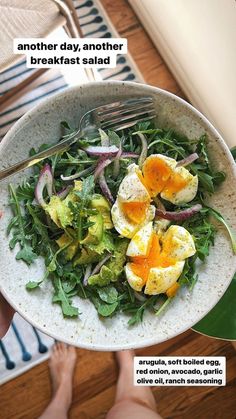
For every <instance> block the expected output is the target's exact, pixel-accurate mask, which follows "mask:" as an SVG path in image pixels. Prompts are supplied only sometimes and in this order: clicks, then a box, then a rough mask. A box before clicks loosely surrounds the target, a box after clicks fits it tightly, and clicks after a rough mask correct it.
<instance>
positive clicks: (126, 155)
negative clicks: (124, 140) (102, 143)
mask: <svg viewBox="0 0 236 419" xmlns="http://www.w3.org/2000/svg"><path fill="white" fill-rule="evenodd" d="M138 157H139V154H137V153H132V151H124V152H123V153H122V154H121V159H137V158H138Z"/></svg>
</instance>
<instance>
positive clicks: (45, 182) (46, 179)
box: [34, 163, 53, 207]
mask: <svg viewBox="0 0 236 419" xmlns="http://www.w3.org/2000/svg"><path fill="white" fill-rule="evenodd" d="M52 185H53V176H52V169H51V167H50V166H49V164H48V163H47V164H45V166H44V167H43V168H42V170H41V172H40V174H39V179H38V182H37V185H36V187H35V191H34V193H35V198H36V200H37V202H38V204H39V205H41V206H42V207H44V206H45V205H46V202H45V201H44V198H43V191H44V188H45V187H46V188H47V192H48V196H49V197H50V196H52Z"/></svg>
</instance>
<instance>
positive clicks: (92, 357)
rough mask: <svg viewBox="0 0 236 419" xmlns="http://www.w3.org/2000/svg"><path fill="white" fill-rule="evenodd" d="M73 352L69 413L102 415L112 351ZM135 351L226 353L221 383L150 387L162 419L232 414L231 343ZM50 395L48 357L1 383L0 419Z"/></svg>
mask: <svg viewBox="0 0 236 419" xmlns="http://www.w3.org/2000/svg"><path fill="white" fill-rule="evenodd" d="M102 3H103V6H104V7H105V9H106V10H107V12H108V14H109V16H110V18H111V19H112V21H113V23H114V25H115V27H116V28H117V30H118V32H119V34H120V35H121V36H122V37H127V38H128V46H129V51H130V53H131V54H132V56H133V58H134V59H135V61H136V63H137V65H138V67H139V69H140V70H141V72H142V74H143V76H144V78H145V80H146V82H147V83H149V84H152V85H154V86H158V87H161V88H164V89H167V90H169V91H170V92H173V93H175V94H178V95H180V96H182V97H183V94H182V92H181V90H180V88H179V86H178V84H177V83H176V81H175V79H174V77H173V76H172V74H171V72H170V71H169V70H168V68H167V67H166V65H165V64H164V62H163V60H162V58H161V56H160V55H159V54H158V52H157V51H156V49H155V47H154V45H153V44H152V42H151V40H150V38H149V37H148V35H147V34H146V32H145V31H144V29H143V28H142V25H141V24H140V22H139V20H138V19H137V17H136V16H135V14H134V13H133V11H132V9H131V8H130V6H129V5H128V3H127V1H125V0H113V1H111V0H102ZM77 352H78V362H77V367H76V373H75V377H74V393H73V403H72V407H71V410H70V418H71V419H75V418H78V419H103V418H105V416H106V413H107V411H108V410H109V408H110V407H111V406H112V403H113V400H114V395H115V384H116V379H117V373H118V369H117V365H116V362H115V358H114V354H113V353H110V352H108V353H101V352H91V351H86V350H78V351H77ZM137 354H138V355H189V356H196V355H201V356H203V355H204V356H207V355H212V356H217V355H219V356H226V358H227V385H226V386H225V387H163V388H160V387H154V388H153V391H154V395H155V398H156V402H157V407H158V411H159V413H160V414H161V415H162V416H163V418H164V419H235V418H236V352H235V349H234V348H233V346H232V345H231V343H230V342H224V341H220V340H214V339H210V338H207V337H205V336H201V335H198V334H196V333H194V332H192V331H187V332H186V333H184V334H182V335H180V336H178V337H177V338H174V339H171V340H169V341H168V342H165V343H162V344H160V345H156V346H152V347H149V348H145V349H142V350H139V351H137ZM50 395H51V387H50V377H49V373H48V366H47V362H44V363H42V364H40V365H38V366H37V367H35V368H33V369H32V370H30V371H29V372H27V373H25V374H23V375H22V376H19V377H18V378H16V379H15V380H12V381H10V382H8V383H6V384H5V385H3V386H2V387H1V389H0V418H2V419H36V418H37V417H38V416H39V415H40V414H41V413H42V411H43V409H44V408H45V407H46V406H47V404H48V402H49V400H50ZM124 419H125V418H124ZM134 419H135V418H134ZM147 419H148V418H147Z"/></svg>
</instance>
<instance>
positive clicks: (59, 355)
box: [49, 342, 76, 408]
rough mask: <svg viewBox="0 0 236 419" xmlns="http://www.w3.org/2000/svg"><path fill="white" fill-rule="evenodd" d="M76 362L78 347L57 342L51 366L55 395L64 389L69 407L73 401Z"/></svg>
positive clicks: (64, 397)
mask: <svg viewBox="0 0 236 419" xmlns="http://www.w3.org/2000/svg"><path fill="white" fill-rule="evenodd" d="M75 363H76V349H75V348H74V347H73V346H68V345H65V344H64V343H61V342H57V343H55V345H54V346H53V348H52V354H51V357H50V360H49V368H50V374H51V379H52V385H53V395H54V396H55V395H56V393H58V392H60V391H61V390H62V394H63V399H64V402H65V403H66V404H67V406H68V408H69V406H70V404H71V401H72V381H73V373H74V368H75Z"/></svg>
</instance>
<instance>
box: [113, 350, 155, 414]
mask: <svg viewBox="0 0 236 419" xmlns="http://www.w3.org/2000/svg"><path fill="white" fill-rule="evenodd" d="M134 356H135V352H134V351H131V350H126V351H119V352H116V359H117V362H118V364H119V367H120V371H119V377H118V382H117V389H116V399H115V402H116V403H120V402H123V401H125V400H126V401H127V400H135V401H136V403H139V404H140V405H143V406H147V407H149V408H151V409H152V410H154V411H155V410H156V403H155V399H154V396H153V394H152V392H151V389H150V387H143V386H142V387H141V386H134V384H133V362H134Z"/></svg>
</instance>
